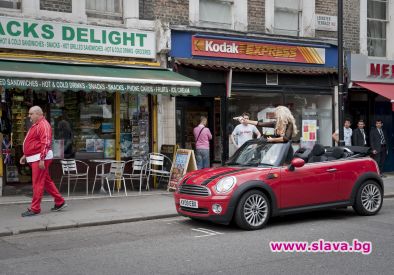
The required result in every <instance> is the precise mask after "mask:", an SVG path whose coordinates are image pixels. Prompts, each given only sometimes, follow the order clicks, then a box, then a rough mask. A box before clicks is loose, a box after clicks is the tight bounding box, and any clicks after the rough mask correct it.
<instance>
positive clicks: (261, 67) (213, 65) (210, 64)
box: [175, 58, 338, 75]
mask: <svg viewBox="0 0 394 275" xmlns="http://www.w3.org/2000/svg"><path fill="white" fill-rule="evenodd" d="M175 62H176V64H179V65H184V66H189V67H195V68H202V69H213V70H229V69H230V68H232V69H233V70H234V71H241V72H242V71H258V72H266V73H286V74H306V75H315V74H335V73H336V72H337V71H338V70H337V69H336V68H328V67H317V66H305V64H303V65H302V66H300V65H298V66H297V65H294V66H291V65H278V64H271V63H270V64H268V63H266V64H261V63H252V62H235V61H222V60H208V59H191V58H177V59H176V60H175Z"/></svg>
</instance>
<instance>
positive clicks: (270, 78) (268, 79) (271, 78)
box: [265, 73, 278, 85]
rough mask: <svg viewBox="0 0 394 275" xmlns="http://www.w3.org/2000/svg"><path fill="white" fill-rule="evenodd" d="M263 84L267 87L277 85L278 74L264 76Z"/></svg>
mask: <svg viewBox="0 0 394 275" xmlns="http://www.w3.org/2000/svg"><path fill="white" fill-rule="evenodd" d="M265 84H267V85H278V74H269V73H267V74H266V75H265Z"/></svg>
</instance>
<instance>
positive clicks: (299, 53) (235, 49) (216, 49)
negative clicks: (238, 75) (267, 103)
mask: <svg viewBox="0 0 394 275" xmlns="http://www.w3.org/2000/svg"><path fill="white" fill-rule="evenodd" d="M192 54H193V55H196V56H211V57H224V58H234V59H249V60H266V61H278V62H279V61H280V62H295V63H310V64H324V63H325V49H323V48H312V47H302V46H293V45H278V44H269V43H260V42H249V41H233V40H224V39H210V38H202V37H195V36H193V37H192Z"/></svg>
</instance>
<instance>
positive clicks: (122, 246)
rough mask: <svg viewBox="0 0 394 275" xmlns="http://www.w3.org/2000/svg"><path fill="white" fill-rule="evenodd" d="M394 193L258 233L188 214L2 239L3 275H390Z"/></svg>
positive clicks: (282, 221) (286, 220)
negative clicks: (297, 245) (376, 208)
mask: <svg viewBox="0 0 394 275" xmlns="http://www.w3.org/2000/svg"><path fill="white" fill-rule="evenodd" d="M319 239H324V240H325V241H347V242H352V241H353V239H358V240H359V241H361V242H366V241H370V242H372V252H371V253H370V254H369V255H363V254H362V253H355V252H353V253H343V252H325V253H312V252H304V253H299V252H287V253H284V252H279V253H273V252H271V249H270V246H269V243H270V241H308V242H312V241H317V240H319ZM393 259H394V198H390V199H385V201H384V206H383V208H382V210H381V212H380V213H379V214H378V215H376V216H373V217H360V216H357V215H355V213H354V212H353V211H352V210H351V208H348V209H347V210H345V209H341V210H331V211H324V212H315V213H309V214H302V215H293V216H285V217H279V218H275V219H272V220H271V221H270V222H269V223H268V226H267V227H266V228H265V229H263V230H260V231H242V230H239V229H237V228H236V227H234V226H220V225H212V224H209V223H202V222H195V221H191V220H189V219H186V218H183V217H177V218H171V219H162V220H151V221H143V222H134V223H125V224H115V225H108V226H98V227H89V228H77V229H71V230H59V231H53V232H51V231H49V232H38V233H32V234H23V235H15V236H9V237H3V238H0V274H40V275H42V274H73V275H75V274H392V271H393V270H394V262H393Z"/></svg>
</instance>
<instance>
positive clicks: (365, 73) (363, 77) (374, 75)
mask: <svg viewBox="0 0 394 275" xmlns="http://www.w3.org/2000/svg"><path fill="white" fill-rule="evenodd" d="M350 80H351V81H363V82H379V83H390V84H394V60H390V59H385V58H368V56H365V55H362V54H352V55H351V58H350Z"/></svg>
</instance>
